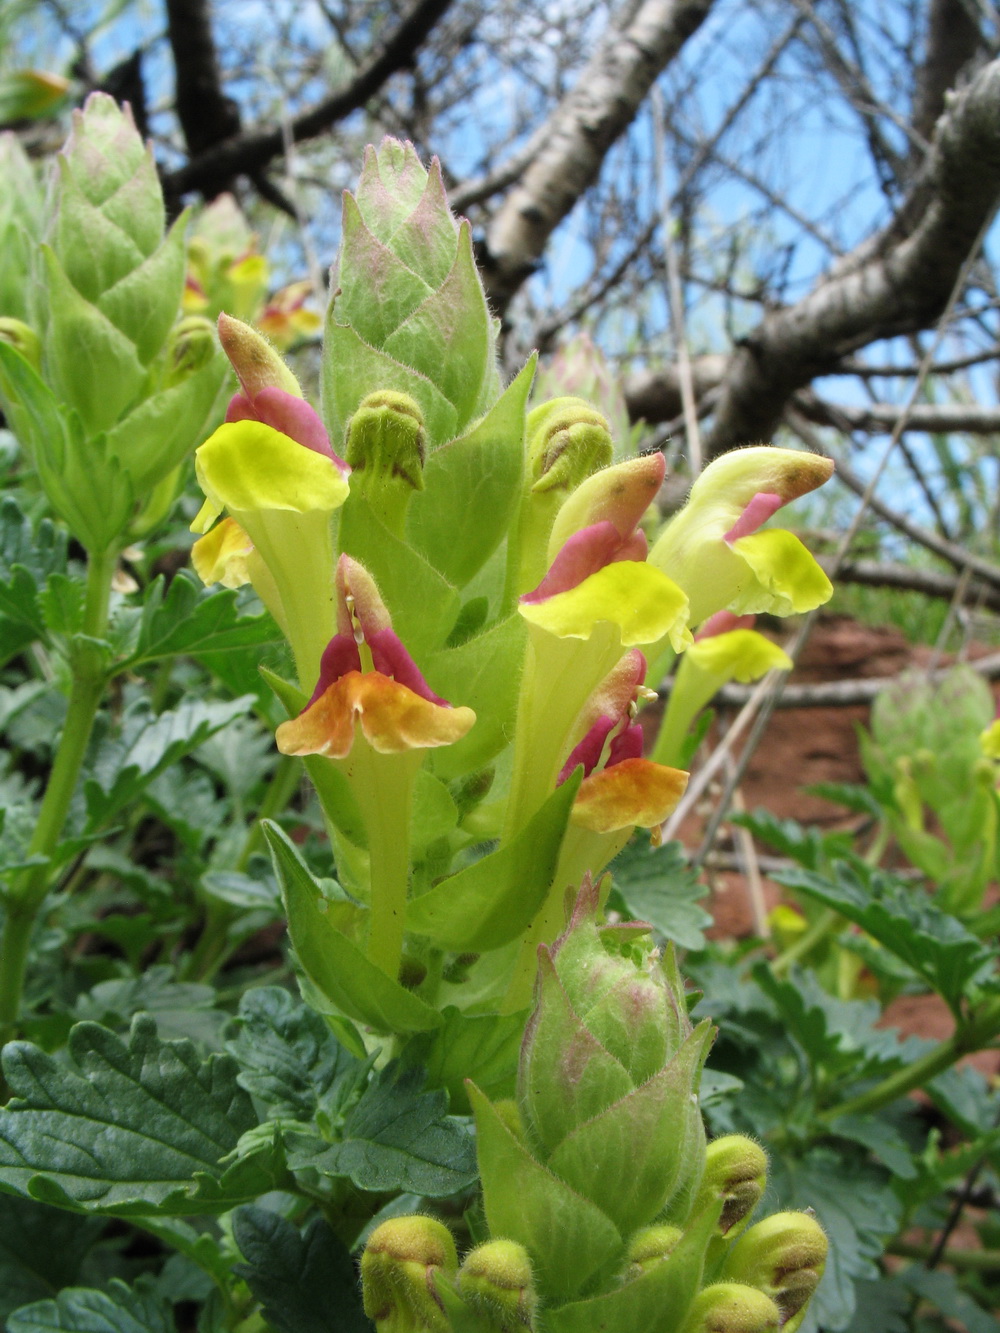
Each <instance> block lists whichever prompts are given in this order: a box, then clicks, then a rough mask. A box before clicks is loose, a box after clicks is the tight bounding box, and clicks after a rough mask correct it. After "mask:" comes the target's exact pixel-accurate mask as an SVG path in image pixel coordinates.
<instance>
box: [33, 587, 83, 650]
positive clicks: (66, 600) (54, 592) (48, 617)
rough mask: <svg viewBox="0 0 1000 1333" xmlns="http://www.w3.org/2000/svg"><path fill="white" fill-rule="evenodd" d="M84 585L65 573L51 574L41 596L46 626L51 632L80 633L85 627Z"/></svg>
mask: <svg viewBox="0 0 1000 1333" xmlns="http://www.w3.org/2000/svg"><path fill="white" fill-rule="evenodd" d="M84 598H85V590H84V585H83V583H82V582H81V581H80V580H79V579H71V578H68V577H67V576H66V575H65V574H59V573H54V574H50V575H49V579H48V582H47V583H46V585H45V589H44V591H43V592H42V594H41V596H40V597H39V599H38V600H39V605H40V607H41V611H42V616H43V618H44V620H45V628H46V629H47V630H48V631H49V633H50V634H66V635H69V634H79V633H80V631H81V630H82V629H83V603H84Z"/></svg>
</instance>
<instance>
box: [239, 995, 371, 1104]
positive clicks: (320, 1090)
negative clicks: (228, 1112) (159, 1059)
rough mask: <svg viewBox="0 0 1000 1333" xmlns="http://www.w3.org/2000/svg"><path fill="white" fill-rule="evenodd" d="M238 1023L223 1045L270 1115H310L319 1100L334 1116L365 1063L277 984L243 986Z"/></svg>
mask: <svg viewBox="0 0 1000 1333" xmlns="http://www.w3.org/2000/svg"><path fill="white" fill-rule="evenodd" d="M236 1023H237V1025H238V1028H237V1033H236V1036H235V1037H233V1038H232V1040H230V1041H229V1042H227V1044H226V1049H227V1050H228V1051H229V1053H230V1055H231V1056H232V1057H233V1059H234V1060H235V1061H236V1063H237V1064H238V1065H239V1067H240V1072H239V1075H238V1082H239V1083H240V1086H241V1087H244V1088H246V1090H247V1092H249V1093H252V1095H253V1096H254V1097H257V1098H258V1099H259V1100H260V1101H261V1102H263V1103H264V1104H265V1105H266V1106H267V1107H268V1108H269V1111H270V1113H271V1115H273V1116H276V1117H287V1118H290V1119H298V1120H303V1121H309V1120H312V1119H313V1117H314V1116H315V1115H316V1111H317V1109H318V1108H319V1107H321V1106H322V1108H323V1109H324V1111H325V1112H326V1113H327V1114H328V1115H329V1116H332V1117H336V1116H338V1115H339V1114H340V1112H341V1110H342V1109H343V1106H344V1105H345V1103H346V1102H347V1101H348V1100H349V1098H350V1097H351V1096H352V1095H353V1093H354V1091H355V1089H356V1087H357V1085H358V1082H359V1080H360V1079H361V1078H363V1077H364V1074H365V1070H366V1069H367V1067H368V1062H367V1061H362V1060H358V1059H357V1058H356V1057H355V1056H353V1055H351V1054H350V1052H349V1051H346V1050H345V1049H344V1047H343V1046H341V1044H340V1042H339V1041H337V1039H336V1037H335V1036H334V1035H333V1033H332V1032H331V1031H330V1029H329V1027H328V1026H327V1025H326V1023H325V1022H324V1021H323V1019H322V1018H321V1017H320V1015H319V1014H317V1013H316V1012H315V1011H314V1010H312V1009H310V1008H308V1006H306V1005H305V1004H303V1003H302V1001H301V1000H300V999H298V998H297V997H296V996H294V995H291V994H289V992H288V991H286V990H282V989H281V988H280V987H279V986H261V987H259V988H257V989H255V990H250V991H247V992H246V994H245V995H244V996H243V998H242V1000H241V1001H240V1012H239V1018H238V1019H237V1020H236Z"/></svg>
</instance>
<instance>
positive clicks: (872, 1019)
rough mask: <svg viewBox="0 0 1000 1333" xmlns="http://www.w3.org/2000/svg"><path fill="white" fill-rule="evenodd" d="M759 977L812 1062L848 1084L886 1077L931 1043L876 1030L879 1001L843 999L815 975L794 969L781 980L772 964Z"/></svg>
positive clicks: (761, 965) (757, 972)
mask: <svg viewBox="0 0 1000 1333" xmlns="http://www.w3.org/2000/svg"><path fill="white" fill-rule="evenodd" d="M753 977H754V980H755V981H756V983H757V985H758V986H759V987H760V989H761V990H762V991H763V992H764V994H765V995H767V996H768V998H769V999H770V1000H771V1001H772V1002H773V1004H774V1006H775V1008H776V1010H777V1014H778V1018H779V1021H780V1023H781V1026H782V1028H783V1029H784V1031H785V1032H786V1033H787V1034H788V1036H790V1037H792V1038H793V1039H794V1040H795V1041H797V1042H798V1043H799V1045H800V1046H801V1047H802V1049H803V1051H804V1052H805V1053H806V1055H807V1056H808V1058H809V1060H810V1062H811V1063H812V1064H814V1065H817V1066H820V1065H821V1066H822V1067H823V1070H824V1073H825V1074H826V1075H828V1076H830V1075H833V1074H836V1075H837V1077H838V1079H839V1080H840V1081H841V1082H843V1081H846V1080H847V1079H852V1080H856V1079H861V1078H871V1077H876V1076H882V1075H884V1074H886V1073H889V1072H890V1071H892V1070H894V1069H897V1068H899V1067H900V1066H901V1065H903V1064H905V1063H907V1062H908V1061H909V1060H912V1059H915V1058H916V1057H917V1055H919V1054H922V1053H923V1052H924V1051H925V1050H926V1049H927V1048H928V1046H929V1045H930V1043H927V1042H922V1041H920V1040H919V1039H917V1038H910V1039H909V1040H908V1041H907V1042H905V1043H903V1042H900V1041H899V1039H898V1037H897V1035H896V1033H895V1031H893V1030H892V1029H881V1028H876V1026H875V1024H876V1023H877V1022H878V1020H879V1018H880V1017H881V1008H880V1006H879V1004H878V1001H877V1000H839V999H837V998H836V997H835V996H833V995H830V994H829V993H828V992H827V991H825V990H824V989H823V987H822V986H821V985H820V984H819V982H818V981H817V980H816V976H815V973H813V972H806V971H802V970H800V969H793V971H792V973H791V975H790V976H789V977H788V978H787V979H779V978H778V977H776V976H775V975H774V973H773V972H772V971H771V969H770V967H769V966H768V964H767V963H759V964H758V965H757V966H756V967H755V968H754V969H753Z"/></svg>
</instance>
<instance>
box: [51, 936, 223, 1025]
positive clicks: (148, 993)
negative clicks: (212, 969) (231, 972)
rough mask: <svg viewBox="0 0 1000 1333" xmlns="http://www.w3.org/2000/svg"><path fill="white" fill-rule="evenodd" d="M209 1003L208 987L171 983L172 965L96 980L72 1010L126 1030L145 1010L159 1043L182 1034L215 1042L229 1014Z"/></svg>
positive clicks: (211, 996)
mask: <svg viewBox="0 0 1000 1333" xmlns="http://www.w3.org/2000/svg"><path fill="white" fill-rule="evenodd" d="M106 919H107V918H105V920H106ZM127 919H128V921H129V922H132V921H135V920H136V918H135V917H129V918H127ZM214 1005H215V990H214V989H213V987H211V986H203V985H199V984H198V983H197V982H193V981H186V982H178V981H175V980H174V972H173V969H172V968H170V967H166V966H159V967H150V968H147V969H146V970H145V971H144V972H142V973H141V974H140V975H139V976H137V977H121V978H114V979H112V980H109V981H101V982H98V984H97V985H96V986H94V987H93V989H92V990H89V991H87V992H86V994H84V995H81V996H80V998H79V999H78V1000H77V1002H76V1004H75V1005H74V1008H73V1014H74V1017H75V1018H77V1019H79V1020H80V1021H81V1022H92V1023H101V1024H103V1025H104V1026H105V1027H112V1026H114V1027H120V1028H125V1029H127V1028H128V1027H129V1025H130V1023H131V1022H132V1019H133V1017H134V1016H135V1015H136V1014H140V1013H143V1014H149V1015H150V1016H151V1017H152V1018H154V1019H155V1020H156V1030H157V1033H158V1035H159V1037H160V1038H161V1040H163V1041H176V1040H182V1039H184V1038H187V1039H189V1040H191V1041H201V1042H203V1043H205V1044H206V1045H215V1046H217V1045H218V1038H219V1033H220V1030H221V1027H222V1025H223V1023H225V1022H227V1021H228V1019H229V1015H228V1014H226V1013H224V1012H223V1011H221V1010H218V1009H215V1008H214Z"/></svg>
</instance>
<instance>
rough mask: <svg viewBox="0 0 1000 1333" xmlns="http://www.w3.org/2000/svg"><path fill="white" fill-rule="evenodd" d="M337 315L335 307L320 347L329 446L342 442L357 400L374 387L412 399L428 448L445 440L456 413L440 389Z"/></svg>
mask: <svg viewBox="0 0 1000 1333" xmlns="http://www.w3.org/2000/svg"><path fill="white" fill-rule="evenodd" d="M337 319H338V315H337V313H336V311H334V313H333V314H332V315H331V318H330V321H329V322H328V323H327V326H326V337H325V340H324V346H323V416H324V419H325V420H326V424H327V428H328V429H329V431H330V439H331V441H332V443H333V447H334V448H335V449H337V448H340V447H341V446H342V444H343V441H344V439H345V438H346V432H347V423H348V421H349V420H350V418H351V417H352V416H353V415H354V413H355V412H356V411H357V407H358V403H360V402H361V399H362V398H364V397H365V395H366V394H369V393H375V392H376V391H377V390H379V389H394V390H395V391H396V392H397V393H406V394H409V396H410V397H411V398H413V399H415V400H416V402H417V405H418V406H419V408H420V411H421V413H422V414H423V418H424V426H425V427H426V430H427V434H428V436H429V438H430V441H431V445H432V447H435V446H437V445H440V444H443V443H444V441H445V440H450V439H451V438H452V437H453V436H454V434H455V430H456V421H457V418H456V414H455V409H454V408H453V407H452V405H451V403H449V402H448V400H447V398H445V396H444V394H443V393H441V391H440V389H438V387H437V386H436V385H435V384H432V383H431V381H430V380H429V379H428V378H427V376H426V375H421V374H420V372H419V371H416V370H411V369H410V367H409V366H404V365H403V364H402V363H401V362H399V361H396V360H395V359H394V358H393V357H391V356H387V355H386V354H385V352H381V351H379V350H377V349H376V348H374V347H370V346H369V345H368V344H367V343H366V342H364V341H363V340H362V339H361V338H359V337H358V335H357V334H356V333H355V332H354V330H353V329H349V328H346V327H345V326H344V325H342V324H339V323H337Z"/></svg>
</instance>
